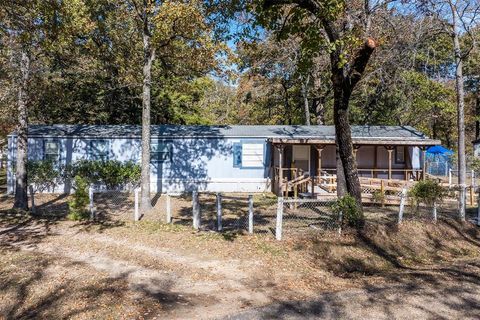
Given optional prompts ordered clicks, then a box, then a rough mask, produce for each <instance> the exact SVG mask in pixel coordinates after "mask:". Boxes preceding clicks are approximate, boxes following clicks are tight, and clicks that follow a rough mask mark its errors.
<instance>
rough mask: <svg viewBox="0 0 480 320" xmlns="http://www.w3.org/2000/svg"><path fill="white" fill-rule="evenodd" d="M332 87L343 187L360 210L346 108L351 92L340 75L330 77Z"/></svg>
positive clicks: (355, 168)
mask: <svg viewBox="0 0 480 320" xmlns="http://www.w3.org/2000/svg"><path fill="white" fill-rule="evenodd" d="M332 78H333V79H332V80H333V86H334V98H333V99H334V106H333V112H334V122H335V138H336V141H337V145H338V154H339V156H340V159H341V162H342V167H343V174H344V176H345V187H346V191H347V193H349V194H350V195H351V196H353V197H354V198H355V200H356V202H357V206H358V208H359V209H360V210H361V209H362V190H361V187H360V181H359V179H358V173H357V163H356V161H355V157H354V156H353V143H352V132H351V128H350V122H349V119H348V106H349V101H350V94H351V91H350V90H349V89H347V88H346V84H344V83H343V80H342V76H341V75H338V74H337V75H334V76H332Z"/></svg>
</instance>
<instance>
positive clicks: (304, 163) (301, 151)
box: [292, 145, 310, 173]
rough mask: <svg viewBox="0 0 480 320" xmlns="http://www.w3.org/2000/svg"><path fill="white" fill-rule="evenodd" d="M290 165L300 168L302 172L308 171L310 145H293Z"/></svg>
mask: <svg viewBox="0 0 480 320" xmlns="http://www.w3.org/2000/svg"><path fill="white" fill-rule="evenodd" d="M292 161H293V165H292V167H295V168H300V169H302V170H303V172H304V173H309V172H310V146H304V145H294V146H293V154H292Z"/></svg>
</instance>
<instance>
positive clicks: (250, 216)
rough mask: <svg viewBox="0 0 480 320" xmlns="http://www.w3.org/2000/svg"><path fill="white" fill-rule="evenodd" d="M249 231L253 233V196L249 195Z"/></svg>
mask: <svg viewBox="0 0 480 320" xmlns="http://www.w3.org/2000/svg"><path fill="white" fill-rule="evenodd" d="M248 233H253V196H252V195H249V196H248Z"/></svg>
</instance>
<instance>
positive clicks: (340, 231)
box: [338, 211, 343, 236]
mask: <svg viewBox="0 0 480 320" xmlns="http://www.w3.org/2000/svg"><path fill="white" fill-rule="evenodd" d="M342 223H343V212H342V211H340V212H339V213H338V235H339V236H341V235H342Z"/></svg>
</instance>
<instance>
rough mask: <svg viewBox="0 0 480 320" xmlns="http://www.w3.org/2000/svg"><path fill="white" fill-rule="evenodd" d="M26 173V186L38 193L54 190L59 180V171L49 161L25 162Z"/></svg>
mask: <svg viewBox="0 0 480 320" xmlns="http://www.w3.org/2000/svg"><path fill="white" fill-rule="evenodd" d="M27 173H28V175H27V177H28V184H29V185H34V186H35V189H36V191H40V192H43V191H45V190H48V189H50V188H52V189H53V188H55V185H56V184H57V182H59V180H60V178H61V174H60V170H58V169H57V168H55V164H54V163H53V161H49V160H38V161H27Z"/></svg>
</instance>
